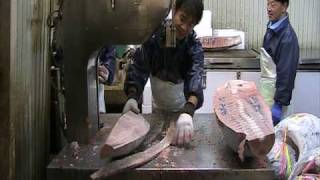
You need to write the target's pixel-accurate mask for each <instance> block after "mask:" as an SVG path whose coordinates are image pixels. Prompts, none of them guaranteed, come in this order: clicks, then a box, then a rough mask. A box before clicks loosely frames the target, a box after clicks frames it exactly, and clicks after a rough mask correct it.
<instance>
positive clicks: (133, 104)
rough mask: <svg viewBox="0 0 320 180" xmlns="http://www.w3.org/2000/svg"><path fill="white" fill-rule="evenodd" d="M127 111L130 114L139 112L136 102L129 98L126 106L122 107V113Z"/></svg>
mask: <svg viewBox="0 0 320 180" xmlns="http://www.w3.org/2000/svg"><path fill="white" fill-rule="evenodd" d="M128 111H132V112H134V113H137V114H138V113H139V112H140V110H139V108H138V102H137V101H136V100H135V99H133V98H130V99H129V100H128V101H127V102H126V104H125V105H124V108H123V111H122V113H123V114H125V113H127V112H128Z"/></svg>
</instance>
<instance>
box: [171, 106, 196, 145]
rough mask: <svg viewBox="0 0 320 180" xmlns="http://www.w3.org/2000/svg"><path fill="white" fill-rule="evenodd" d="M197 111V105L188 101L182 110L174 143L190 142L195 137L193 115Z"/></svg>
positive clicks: (183, 143)
mask: <svg viewBox="0 0 320 180" xmlns="http://www.w3.org/2000/svg"><path fill="white" fill-rule="evenodd" d="M194 111H195V106H194V105H193V104H192V103H190V102H187V103H186V104H185V106H184V108H183V109H182V112H181V114H180V116H179V118H178V120H177V122H176V133H175V136H174V138H173V141H172V144H175V145H185V144H188V143H190V141H191V140H192V137H193V121H192V116H193V114H194Z"/></svg>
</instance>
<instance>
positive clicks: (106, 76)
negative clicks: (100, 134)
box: [98, 46, 116, 113]
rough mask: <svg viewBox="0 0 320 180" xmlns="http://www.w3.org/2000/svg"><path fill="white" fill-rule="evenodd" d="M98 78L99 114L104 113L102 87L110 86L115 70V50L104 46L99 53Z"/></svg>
mask: <svg viewBox="0 0 320 180" xmlns="http://www.w3.org/2000/svg"><path fill="white" fill-rule="evenodd" d="M99 54H100V55H99V65H98V78H99V87H98V90H99V94H98V97H99V112H100V113H106V107H105V100H104V85H105V84H107V85H111V84H112V82H113V79H114V74H115V70H116V48H115V47H113V46H105V47H104V48H102V49H101V51H100V53H99Z"/></svg>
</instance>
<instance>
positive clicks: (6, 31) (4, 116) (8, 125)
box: [0, 1, 15, 180]
mask: <svg viewBox="0 0 320 180" xmlns="http://www.w3.org/2000/svg"><path fill="white" fill-rule="evenodd" d="M10 7H11V6H10V1H0V117H1V120H0V159H1V160H0V177H1V179H8V180H12V179H14V178H15V177H14V175H13V171H14V129H12V128H13V127H14V126H13V125H12V122H11V121H10V108H9V105H10V100H9V99H10V98H9V97H10V93H9V91H10Z"/></svg>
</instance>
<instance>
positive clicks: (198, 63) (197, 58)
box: [184, 37, 204, 109]
mask: <svg viewBox="0 0 320 180" xmlns="http://www.w3.org/2000/svg"><path fill="white" fill-rule="evenodd" d="M188 53H189V55H190V56H191V59H192V66H191V68H190V69H189V70H188V71H187V76H186V80H185V85H184V94H185V96H186V99H188V98H189V97H190V96H191V95H194V96H196V97H197V98H198V104H197V107H196V109H198V108H200V107H201V106H202V104H203V88H202V75H203V61H204V55H203V49H202V45H201V43H200V41H199V40H197V39H195V37H194V39H193V41H192V42H191V46H190V49H189V51H188Z"/></svg>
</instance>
